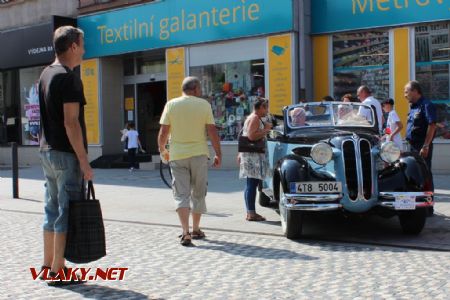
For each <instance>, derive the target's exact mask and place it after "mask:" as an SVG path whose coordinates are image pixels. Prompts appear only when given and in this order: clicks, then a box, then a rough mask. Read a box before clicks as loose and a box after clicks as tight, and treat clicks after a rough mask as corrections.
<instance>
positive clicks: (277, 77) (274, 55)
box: [267, 34, 292, 115]
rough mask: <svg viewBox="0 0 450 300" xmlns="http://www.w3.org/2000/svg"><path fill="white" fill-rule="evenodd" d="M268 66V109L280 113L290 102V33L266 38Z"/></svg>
mask: <svg viewBox="0 0 450 300" xmlns="http://www.w3.org/2000/svg"><path fill="white" fill-rule="evenodd" d="M267 44H268V45H267V46H268V48H267V49H268V52H269V55H268V66H269V110H270V113H271V114H276V115H280V114H281V111H282V109H283V107H284V106H286V105H290V104H292V56H291V49H292V47H291V45H292V39H291V35H290V34H284V35H277V36H270V37H268V38H267Z"/></svg>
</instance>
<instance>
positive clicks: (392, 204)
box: [378, 201, 434, 209]
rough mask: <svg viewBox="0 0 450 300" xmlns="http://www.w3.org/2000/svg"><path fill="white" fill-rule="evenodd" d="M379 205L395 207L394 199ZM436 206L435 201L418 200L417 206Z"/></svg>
mask: <svg viewBox="0 0 450 300" xmlns="http://www.w3.org/2000/svg"><path fill="white" fill-rule="evenodd" d="M378 205H379V206H382V207H386V208H392V209H395V206H394V201H383V202H380V204H378ZM430 206H434V202H416V207H430Z"/></svg>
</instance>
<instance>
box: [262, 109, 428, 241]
mask: <svg viewBox="0 0 450 300" xmlns="http://www.w3.org/2000/svg"><path fill="white" fill-rule="evenodd" d="M374 111H375V110H374V108H373V107H369V106H365V105H362V104H359V103H358V104H357V103H342V102H311V103H305V104H296V105H292V106H289V107H285V108H284V109H283V116H282V118H281V120H280V121H281V122H280V123H281V124H280V125H278V126H276V127H274V129H273V130H272V131H271V132H270V134H269V137H268V141H267V146H268V159H269V164H270V171H271V172H270V175H269V176H268V177H267V178H266V180H265V181H264V182H263V183H262V185H261V187H260V189H259V202H260V204H261V205H263V206H272V207H273V206H275V207H278V208H279V213H280V217H281V223H282V228H283V232H284V234H285V235H286V237H287V238H298V237H300V236H301V234H302V221H303V216H304V214H305V212H309V211H314V212H323V211H332V210H336V211H342V212H343V213H347V214H364V213H368V212H375V213H378V214H380V215H382V216H386V217H393V216H398V217H399V219H400V224H401V227H402V229H403V232H404V233H407V234H419V233H420V232H421V231H422V229H423V227H424V225H425V221H426V217H427V212H428V211H429V210H430V209H431V208H432V207H433V205H434V202H433V182H432V177H431V173H430V171H429V170H428V168H427V166H426V164H425V162H424V160H423V159H422V158H421V157H420V156H418V155H416V154H415V153H410V152H403V153H401V152H400V149H398V147H397V146H396V145H395V144H394V143H392V142H384V143H383V142H382V139H380V133H379V130H378V122H377V120H376V118H375V117H374V116H375V114H374ZM299 112H300V115H303V119H301V118H300V120H299V119H298V118H297V115H298V114H299Z"/></svg>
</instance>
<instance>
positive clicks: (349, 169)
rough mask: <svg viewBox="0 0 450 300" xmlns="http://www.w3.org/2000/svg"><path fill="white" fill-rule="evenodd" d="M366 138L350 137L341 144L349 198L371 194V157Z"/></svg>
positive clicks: (367, 197) (368, 196)
mask: <svg viewBox="0 0 450 300" xmlns="http://www.w3.org/2000/svg"><path fill="white" fill-rule="evenodd" d="M370 150H371V149H370V143H369V141H367V140H360V139H358V138H352V139H351V140H346V141H344V143H343V144H342V152H343V160H344V168H345V180H346V183H347V190H348V194H349V198H350V199H351V200H356V199H362V198H364V199H369V198H370V197H371V196H372V158H371V152H370Z"/></svg>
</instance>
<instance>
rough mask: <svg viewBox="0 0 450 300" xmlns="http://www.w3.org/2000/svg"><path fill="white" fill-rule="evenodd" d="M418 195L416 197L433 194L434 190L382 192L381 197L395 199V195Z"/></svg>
mask: <svg viewBox="0 0 450 300" xmlns="http://www.w3.org/2000/svg"><path fill="white" fill-rule="evenodd" d="M402 195H405V196H416V197H428V196H433V192H380V194H379V196H380V197H385V198H392V199H394V198H395V196H402Z"/></svg>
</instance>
